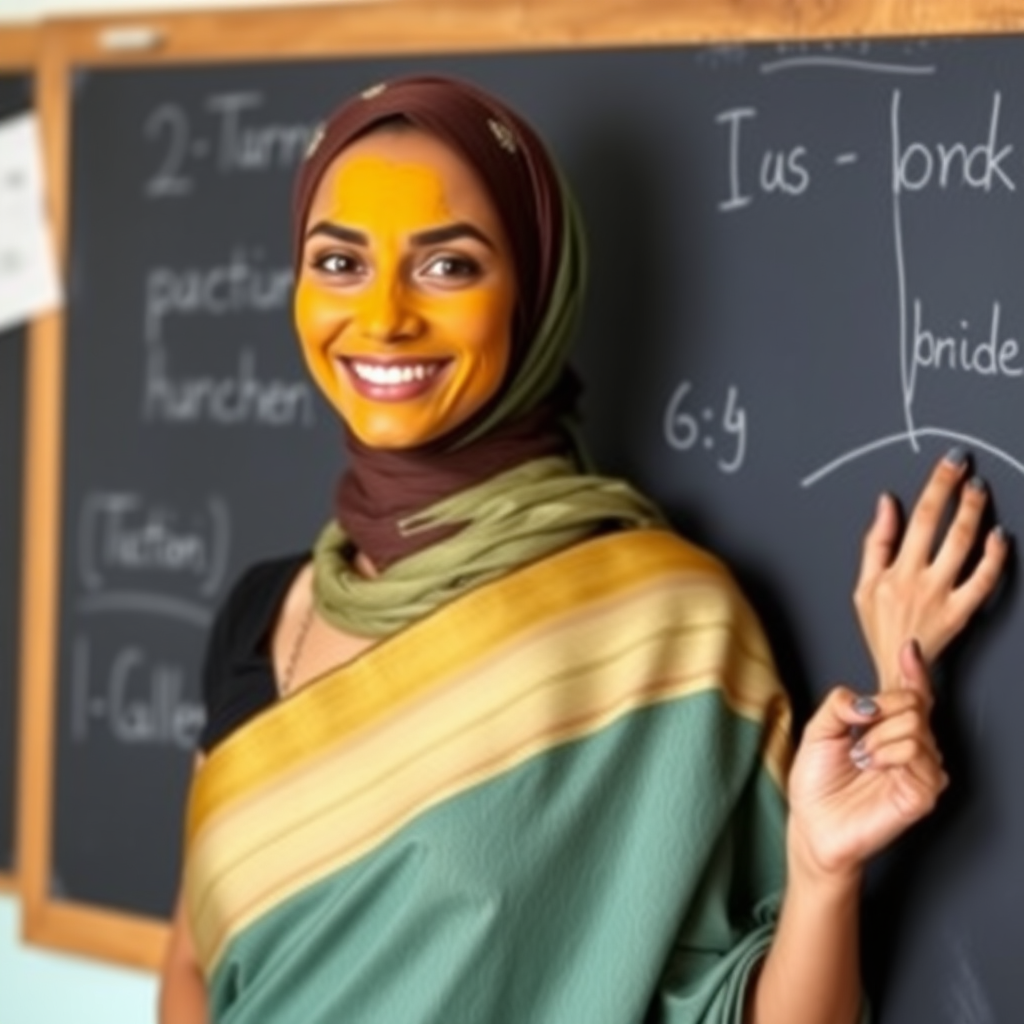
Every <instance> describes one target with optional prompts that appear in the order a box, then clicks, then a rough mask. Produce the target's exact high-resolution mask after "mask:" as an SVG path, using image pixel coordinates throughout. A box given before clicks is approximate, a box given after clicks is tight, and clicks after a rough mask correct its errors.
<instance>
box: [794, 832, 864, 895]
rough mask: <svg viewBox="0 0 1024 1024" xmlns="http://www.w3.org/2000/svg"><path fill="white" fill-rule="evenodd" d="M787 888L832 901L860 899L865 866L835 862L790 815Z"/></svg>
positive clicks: (855, 863)
mask: <svg viewBox="0 0 1024 1024" xmlns="http://www.w3.org/2000/svg"><path fill="white" fill-rule="evenodd" d="M786 869H787V871H786V873H787V886H786V887H787V889H788V890H790V891H793V890H794V889H796V890H798V891H800V892H814V893H816V894H819V895H820V896H821V897H824V898H828V899H830V900H839V901H842V900H845V899H848V898H851V897H852V898H853V899H859V898H860V888H861V884H862V882H863V879H864V869H863V865H862V864H860V863H857V862H850V863H845V862H833V861H830V860H829V859H828V858H826V857H823V856H822V855H821V854H820V853H818V852H817V851H816V850H815V849H814V847H813V845H812V844H811V843H810V841H809V840H808V838H807V836H806V835H805V834H804V832H803V831H802V829H801V828H800V826H799V823H798V822H796V821H794V819H793V817H792V816H791V817H790V821H789V824H788V827H787V830H786Z"/></svg>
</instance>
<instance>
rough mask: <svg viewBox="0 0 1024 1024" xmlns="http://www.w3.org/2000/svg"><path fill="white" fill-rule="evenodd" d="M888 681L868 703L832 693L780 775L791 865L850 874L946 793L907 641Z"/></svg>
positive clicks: (924, 692)
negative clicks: (786, 773)
mask: <svg viewBox="0 0 1024 1024" xmlns="http://www.w3.org/2000/svg"><path fill="white" fill-rule="evenodd" d="M894 683H895V685H894V686H892V687H890V688H888V689H884V690H882V691H880V692H879V693H877V694H875V695H874V696H870V697H869V696H863V695H861V696H858V695H857V694H856V693H854V692H853V691H851V690H849V689H847V688H845V687H836V688H835V689H834V690H832V692H831V693H829V695H828V696H827V697H826V698H825V700H824V701H823V703H822V704H821V706H820V707H819V708H818V711H817V712H816V714H815V715H814V717H813V718H812V719H811V720H810V722H808V724H807V727H806V729H805V730H804V735H803V739H802V741H801V743H800V748H799V750H798V751H797V756H796V759H795V761H794V763H793V768H792V771H791V773H790V778H789V799H790V807H791V816H790V837H789V838H790V844H791V854H792V855H795V857H796V861H795V862H793V861H791V865H792V866H793V867H795V868H797V869H800V868H803V869H805V870H806V871H809V872H811V873H812V874H813V875H815V876H818V877H832V878H839V879H842V878H857V877H859V875H860V872H861V870H862V868H863V866H864V863H865V862H866V861H867V860H868V859H869V858H870V857H871V856H872V855H873V854H875V853H877V852H878V851H879V850H881V849H883V848H884V847H885V846H887V845H888V844H889V843H890V842H892V840H893V839H895V838H896V837H897V836H898V835H899V834H900V833H901V832H903V831H905V830H906V829H907V828H909V827H910V826H911V825H912V824H914V822H916V821H918V820H919V819H920V818H922V817H924V816H925V815H926V814H928V812H929V811H931V809H932V808H933V807H934V806H935V802H936V800H938V798H939V795H940V794H941V793H942V791H943V790H944V789H945V788H946V786H947V784H948V779H947V776H946V773H945V771H943V768H942V756H941V754H940V753H939V750H938V747H937V746H936V744H935V738H934V736H933V735H932V731H931V726H930V725H929V716H930V714H931V709H932V704H933V698H932V688H931V682H930V680H929V678H928V671H927V668H926V667H925V664H924V662H923V660H922V658H921V652H920V651H919V649H918V647H917V645H916V644H915V643H914V642H913V641H908V642H907V643H905V644H904V645H903V647H902V648H901V650H900V651H899V655H898V658H897V672H896V675H895V678H894Z"/></svg>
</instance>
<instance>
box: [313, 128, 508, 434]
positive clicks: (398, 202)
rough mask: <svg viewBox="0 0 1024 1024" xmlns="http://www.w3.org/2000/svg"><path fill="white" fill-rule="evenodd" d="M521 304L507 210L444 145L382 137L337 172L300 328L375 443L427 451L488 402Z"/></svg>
mask: <svg viewBox="0 0 1024 1024" xmlns="http://www.w3.org/2000/svg"><path fill="white" fill-rule="evenodd" d="M515 301H516V282H515V269H514V265H513V260H512V253H511V250H510V248H509V244H508V240H507V239H506V237H505V232H504V229H503V227H502V225H501V220H500V218H499V216H498V212H497V210H496V209H495V208H494V204H493V202H492V201H491V198H490V196H489V195H488V194H487V192H486V191H485V189H484V186H483V185H482V184H481V182H480V180H479V179H478V178H477V176H476V173H475V172H474V170H473V168H472V167H471V166H470V165H469V164H468V163H466V161H465V160H463V159H462V157H461V156H459V155H458V154H457V153H455V152H454V151H453V150H452V149H450V148H449V147H448V146H447V145H445V144H444V143H443V142H441V141H440V140H439V139H437V138H436V137H435V136H433V135H430V134H428V133H426V132H423V131H420V130H418V129H413V128H409V129H402V130H397V131H396V130H382V131H377V132H374V133H372V134H370V135H367V136H365V137H363V138H361V139H359V140H357V141H356V142H354V143H353V144H352V145H351V146H349V147H347V148H346V149H345V150H344V151H343V152H342V153H340V154H339V155H338V157H337V158H336V159H335V160H334V162H333V163H332V164H330V166H329V167H328V169H327V172H326V173H325V174H324V176H323V178H322V180H321V181H320V184H319V187H318V189H317V191H316V194H315V196H314V198H313V203H312V205H311V206H310V211H309V215H308V217H307V220H306V226H305V241H304V244H303V253H302V266H301V270H300V273H299V280H298V285H297V289H296V295H295V323H296V326H297V328H298V334H299V339H300V341H301V344H302V351H303V354H304V355H305V357H306V362H307V364H308V366H309V368H310V370H311V372H312V374H313V377H314V378H315V379H316V381H317V383H318V385H319V386H320V388H321V389H322V390H323V392H324V393H325V394H326V395H327V398H328V399H329V400H330V402H331V403H332V404H333V405H334V407H335V408H336V409H337V410H338V411H339V412H340V413H341V415H342V417H343V418H344V419H345V421H346V423H347V424H348V425H349V427H350V428H351V430H352V431H353V433H354V434H355V435H356V436H357V437H358V438H359V439H360V440H361V441H362V442H364V443H365V444H367V445H370V446H371V447H375V448H410V447H414V446H417V445H422V444H425V443H426V442H428V441H433V440H435V439H436V438H439V437H443V436H444V435H445V434H447V433H449V432H450V431H452V430H454V429H455V428H456V427H458V426H459V425H460V424H462V423H464V422H465V421H466V420H467V419H469V417H470V416H472V415H473V414H474V413H475V412H476V411H477V410H478V409H480V408H481V407H482V406H483V405H484V404H486V402H487V401H488V400H489V399H490V398H491V397H493V395H494V394H495V393H496V392H497V390H498V388H499V387H500V386H501V382H502V380H503V379H504V376H505V372H506V370H507V369H508V363H509V354H510V351H511V330H512V314H513V309H514V306H515Z"/></svg>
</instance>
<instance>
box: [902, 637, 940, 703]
mask: <svg viewBox="0 0 1024 1024" xmlns="http://www.w3.org/2000/svg"><path fill="white" fill-rule="evenodd" d="M899 661H900V682H901V683H902V684H903V686H904V687H905V688H906V689H908V690H916V691H917V692H918V693H919V694H921V696H923V697H925V698H927V700H928V702H929V704H930V703H931V702H932V699H933V698H932V681H931V678H930V676H929V675H928V666H927V665H925V663H924V656H923V655H922V654H921V645H920V644H919V643H918V642H917V641H916V640H908V641H907V642H906V643H905V644H904V645H903V646H902V647H901V648H900V655H899Z"/></svg>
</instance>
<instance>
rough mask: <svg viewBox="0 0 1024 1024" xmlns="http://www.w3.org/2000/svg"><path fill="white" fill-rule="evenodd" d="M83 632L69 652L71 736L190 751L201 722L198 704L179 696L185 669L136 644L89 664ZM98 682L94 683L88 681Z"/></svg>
mask: <svg viewBox="0 0 1024 1024" xmlns="http://www.w3.org/2000/svg"><path fill="white" fill-rule="evenodd" d="M95 660H96V659H95V657H94V653H93V650H92V644H91V643H90V639H89V637H88V636H87V635H86V634H79V635H78V636H77V637H76V638H75V642H74V647H73V651H72V679H71V685H72V695H71V696H72V699H71V703H70V714H71V736H72V739H73V740H74V742H76V743H86V742H88V741H89V740H90V738H92V736H93V733H94V730H95V729H96V727H97V725H99V726H100V727H102V728H103V730H104V735H105V736H106V737H107V738H110V739H113V740H114V741H115V742H118V743H122V744H125V745H128V746H143V745H145V746H169V747H174V748H176V749H178V750H182V751H186V752H189V753H191V752H192V751H194V750H195V745H196V741H197V739H198V737H199V732H200V730H201V729H202V727H203V724H204V721H205V712H204V710H203V706H202V704H201V703H199V702H197V701H193V700H189V699H187V698H186V696H185V680H186V674H185V670H184V669H183V668H182V667H181V666H180V665H178V664H176V663H175V662H173V661H171V660H170V659H160V658H155V657H152V656H151V655H150V654H149V653H147V651H146V650H145V649H144V648H143V647H142V646H140V645H138V644H131V645H129V646H125V647H122V648H120V649H119V650H117V651H116V653H114V655H113V656H112V657H110V658H108V659H104V661H103V663H102V665H99V666H95V665H94V661H95ZM95 679H98V685H95V686H94V680H95Z"/></svg>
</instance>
